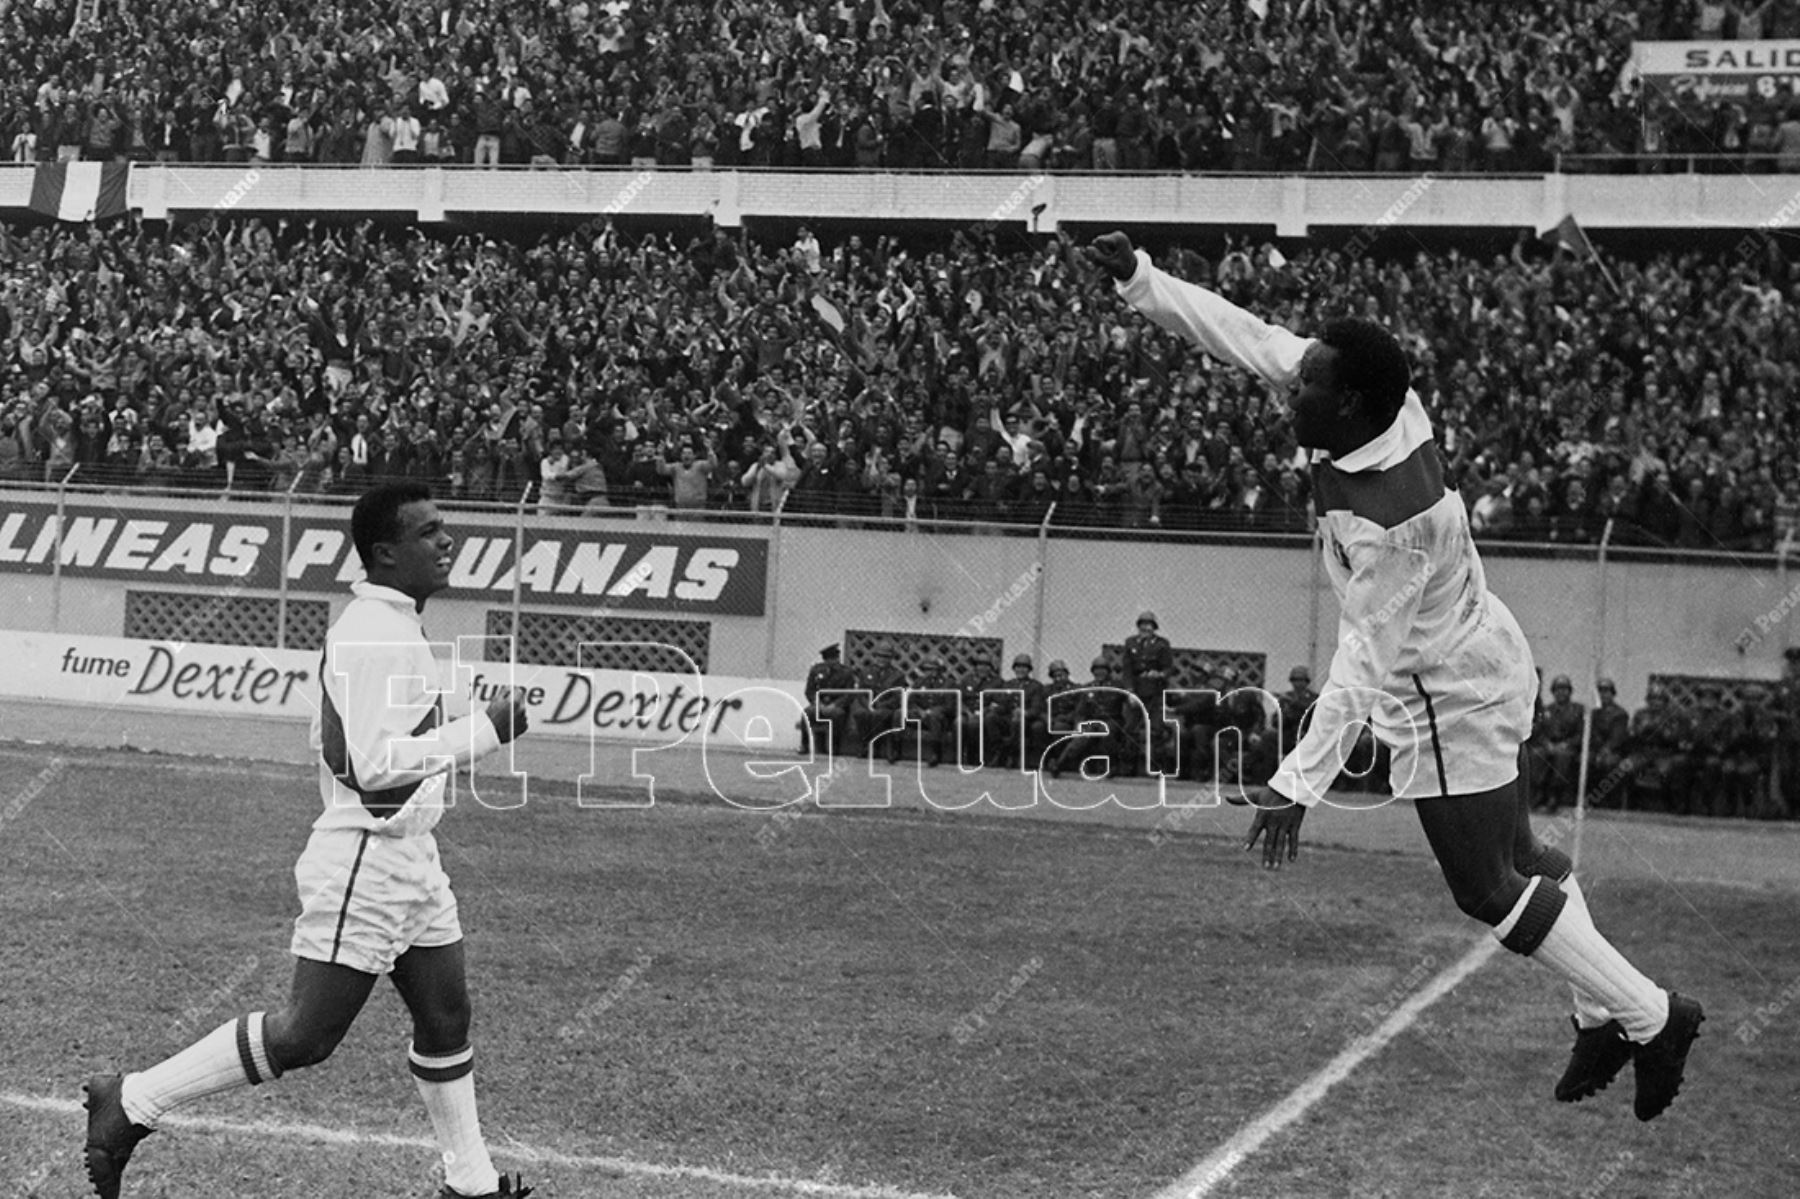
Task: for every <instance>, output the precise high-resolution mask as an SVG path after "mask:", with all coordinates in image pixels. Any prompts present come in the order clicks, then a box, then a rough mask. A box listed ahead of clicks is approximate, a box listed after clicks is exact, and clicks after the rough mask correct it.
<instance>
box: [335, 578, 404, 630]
mask: <svg viewBox="0 0 1800 1199" xmlns="http://www.w3.org/2000/svg"><path fill="white" fill-rule="evenodd" d="M350 594H352V595H354V596H355V597H356V598H357V599H367V600H380V601H381V602H382V603H384V604H391V605H392V606H393V607H395V608H398V609H399V610H400V611H402V612H404V613H406V614H407V615H408V616H410V617H412V618H413V619H414V620H418V619H419V605H418V603H417V602H415V601H414V600H413V597H412V596H410V595H408V594H406V592H404V591H396V590H394V589H393V588H392V587H383V586H382V585H381V584H379V583H371V582H369V581H368V580H367V579H363V580H361V581H359V582H355V583H352V584H350Z"/></svg>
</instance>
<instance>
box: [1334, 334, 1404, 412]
mask: <svg viewBox="0 0 1800 1199" xmlns="http://www.w3.org/2000/svg"><path fill="white" fill-rule="evenodd" d="M1319 340H1320V341H1322V342H1324V343H1325V344H1326V345H1328V346H1330V347H1331V348H1332V349H1334V350H1336V351H1337V385H1338V388H1339V389H1340V390H1345V391H1354V392H1357V393H1358V394H1360V395H1361V396H1362V397H1363V399H1364V401H1365V402H1367V403H1368V404H1369V405H1370V415H1371V416H1372V417H1374V418H1376V419H1378V420H1381V421H1382V422H1383V423H1386V422H1387V421H1391V420H1393V419H1394V417H1395V416H1396V415H1398V414H1399V412H1400V408H1401V405H1403V404H1405V403H1406V392H1407V389H1408V388H1410V387H1411V386H1412V368H1411V367H1410V366H1408V365H1407V362H1406V351H1405V350H1403V349H1401V348H1400V342H1399V339H1397V338H1396V337H1395V336H1394V335H1393V334H1392V333H1389V332H1388V331H1387V329H1386V328H1385V327H1383V326H1382V325H1380V324H1377V323H1376V322H1375V321H1371V320H1364V319H1363V318H1362V317H1355V316H1346V317H1340V318H1338V319H1337V320H1334V321H1331V322H1330V323H1329V324H1327V325H1326V326H1325V332H1324V333H1322V334H1320V336H1319Z"/></svg>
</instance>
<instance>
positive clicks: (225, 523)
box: [0, 501, 768, 616]
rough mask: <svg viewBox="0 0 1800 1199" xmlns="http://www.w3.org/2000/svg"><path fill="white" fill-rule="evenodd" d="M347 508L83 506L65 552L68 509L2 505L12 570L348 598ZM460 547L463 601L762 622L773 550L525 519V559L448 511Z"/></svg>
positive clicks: (5, 552) (6, 562) (492, 529)
mask: <svg viewBox="0 0 1800 1199" xmlns="http://www.w3.org/2000/svg"><path fill="white" fill-rule="evenodd" d="M348 517H349V513H348V511H347V510H346V511H343V512H341V513H340V512H322V513H320V512H298V511H297V512H296V513H295V515H294V518H293V524H292V530H291V534H290V537H291V540H290V541H289V542H288V543H287V544H284V543H283V530H282V522H281V519H280V518H279V517H277V516H263V515H260V514H243V515H238V514H234V513H231V512H230V511H229V510H227V511H226V512H225V513H223V514H220V513H219V512H218V511H217V510H216V509H215V510H208V511H194V510H189V509H176V508H170V509H166V510H161V511H158V510H155V509H151V508H147V507H143V506H136V505H134V506H132V507H129V508H123V509H121V508H118V507H114V506H111V505H103V504H95V503H81V502H74V501H71V502H70V503H69V504H68V505H67V509H66V513H65V516H64V518H63V527H62V539H61V548H60V551H59V550H58V546H57V529H56V506H55V505H54V504H50V503H45V502H41V501H27V502H24V503H9V504H7V505H6V506H5V507H3V508H0V571H16V572H26V573H31V574H49V573H50V571H51V563H52V561H53V560H55V559H57V558H59V557H60V559H61V562H62V571H63V574H64V575H65V576H90V577H98V578H116V579H130V580H135V581H155V580H160V581H164V582H187V583H194V582H232V583H236V584H238V585H240V586H242V587H246V588H262V589H267V590H274V589H276V588H278V587H279V586H280V585H281V572H283V571H285V572H286V575H287V581H288V587H289V589H290V590H292V591H297V592H312V593H317V594H324V595H335V594H341V593H342V591H343V590H344V587H345V586H346V585H347V584H348V583H351V582H353V581H355V580H357V579H359V578H361V577H362V566H361V564H360V563H359V561H358V560H357V557H356V549H355V546H354V545H352V543H351V540H350V529H349V524H350V522H349V519H348ZM446 521H447V523H448V524H449V526H450V530H451V534H452V536H453V537H454V538H455V541H456V550H455V552H454V561H453V564H452V567H451V572H450V592H449V594H451V595H453V596H454V595H456V594H458V593H461V594H462V595H464V596H510V595H511V594H512V593H513V589H514V587H515V585H516V586H517V587H518V588H519V590H520V591H521V592H522V593H523V594H524V595H526V596H528V597H534V598H541V599H550V600H557V601H564V602H567V601H572V600H581V599H603V600H605V601H607V602H608V604H609V605H610V606H611V607H613V608H615V609H639V610H650V611H656V610H664V611H666V610H680V611H707V612H716V613H720V614H725V615H739V616H760V615H762V613H763V607H764V603H763V595H764V590H765V580H766V576H767V570H768V544H767V543H766V542H764V541H762V540H759V539H757V538H750V537H706V536H694V535H690V534H678V533H663V534H658V533H649V532H641V531H639V530H637V529H635V528H620V527H618V526H614V525H606V524H595V525H592V526H588V527H581V526H579V525H570V524H567V523H561V524H558V525H556V526H547V525H537V526H535V527H534V526H533V525H529V524H528V525H527V527H526V529H525V535H524V553H523V554H520V555H515V553H514V550H515V548H516V546H515V543H514V531H513V528H512V526H511V525H510V524H506V523H502V522H499V521H493V520H486V519H483V518H480V517H465V516H463V515H461V514H457V513H450V514H447V516H446Z"/></svg>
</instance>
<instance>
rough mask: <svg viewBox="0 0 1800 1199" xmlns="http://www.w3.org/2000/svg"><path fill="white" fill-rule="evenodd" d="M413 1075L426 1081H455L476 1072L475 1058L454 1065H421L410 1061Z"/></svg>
mask: <svg viewBox="0 0 1800 1199" xmlns="http://www.w3.org/2000/svg"><path fill="white" fill-rule="evenodd" d="M408 1064H409V1065H410V1066H412V1072H413V1077H414V1078H418V1079H423V1080H424V1081H425V1082H455V1081H456V1080H457V1079H459V1078H467V1077H468V1076H469V1075H471V1074H473V1073H475V1059H474V1058H472V1057H471V1058H469V1059H468V1060H466V1061H461V1062H457V1063H456V1064H455V1065H454V1066H421V1065H420V1064H419V1063H417V1062H409V1063H408Z"/></svg>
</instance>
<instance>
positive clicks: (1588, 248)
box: [1538, 213, 1594, 261]
mask: <svg viewBox="0 0 1800 1199" xmlns="http://www.w3.org/2000/svg"><path fill="white" fill-rule="evenodd" d="M1538 236H1539V237H1541V238H1543V239H1544V240H1545V241H1547V242H1549V243H1550V244H1551V245H1554V246H1561V247H1562V248H1563V249H1565V250H1567V251H1568V252H1569V253H1571V254H1573V255H1575V257H1577V258H1580V259H1582V260H1584V261H1585V260H1586V259H1589V258H1592V257H1593V256H1594V243H1593V242H1591V241H1589V240H1588V235H1587V231H1586V230H1584V229H1583V228H1582V227H1581V225H1580V223H1579V222H1577V221H1576V220H1575V215H1574V214H1573V213H1570V214H1569V215H1568V216H1566V217H1564V218H1563V219H1562V220H1560V221H1558V222H1557V223H1556V224H1555V225H1554V226H1553V227H1552V228H1549V229H1546V230H1545V231H1544V232H1542V233H1540V234H1538Z"/></svg>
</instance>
